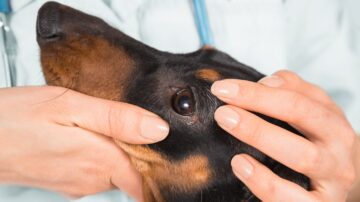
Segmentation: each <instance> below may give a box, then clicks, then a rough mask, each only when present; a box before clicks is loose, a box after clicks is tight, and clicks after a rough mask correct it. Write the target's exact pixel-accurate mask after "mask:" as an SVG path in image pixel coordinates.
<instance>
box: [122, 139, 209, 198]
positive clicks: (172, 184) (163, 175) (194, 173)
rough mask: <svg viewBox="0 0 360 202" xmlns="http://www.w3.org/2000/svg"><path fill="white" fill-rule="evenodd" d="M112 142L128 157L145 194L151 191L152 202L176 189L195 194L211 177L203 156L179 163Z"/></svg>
mask: <svg viewBox="0 0 360 202" xmlns="http://www.w3.org/2000/svg"><path fill="white" fill-rule="evenodd" d="M115 142H116V143H117V144H118V145H119V146H120V147H121V148H122V149H123V150H124V151H125V152H127V153H128V154H129V156H130V159H131V161H132V162H133V164H134V165H135V168H136V169H137V170H138V171H139V172H140V173H141V175H142V176H143V179H144V183H146V184H144V186H145V188H144V189H146V190H151V193H152V194H153V196H145V198H152V197H153V198H155V201H157V202H158V201H160V202H161V201H162V200H163V198H162V196H161V192H160V190H162V189H176V190H177V191H180V192H192V191H197V190H199V189H201V188H202V187H204V186H205V185H207V184H208V183H209V181H210V180H211V177H212V173H211V170H210V168H209V162H208V159H207V157H206V156H203V155H192V156H189V157H188V158H185V159H184V160H181V161H170V160H169V159H167V158H166V157H165V156H163V155H162V154H160V153H158V152H156V151H154V150H152V149H150V148H148V147H147V146H145V145H129V144H126V143H123V142H120V141H118V140H115Z"/></svg>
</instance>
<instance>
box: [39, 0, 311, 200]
mask: <svg viewBox="0 0 360 202" xmlns="http://www.w3.org/2000/svg"><path fill="white" fill-rule="evenodd" d="M37 40H38V43H39V45H40V48H41V62H42V66H43V71H44V74H45V78H46V81H47V83H48V84H49V85H57V86H64V87H67V88H71V89H74V90H77V91H80V92H82V93H85V94H89V95H93V96H98V97H102V98H105V99H111V100H117V101H122V102H128V103H131V104H135V105H138V106H140V107H143V108H145V109H147V110H150V111H152V112H154V113H156V114H158V115H159V116H161V117H162V118H163V119H164V120H166V121H167V122H168V123H169V124H170V135H169V136H168V137H167V138H166V139H165V140H164V141H162V142H159V143H156V144H151V145H145V146H144V147H146V148H148V149H150V150H151V151H153V152H155V153H157V154H161V155H162V156H165V157H166V158H165V159H166V160H167V161H169V162H174V163H175V162H181V161H183V160H184V159H187V158H188V157H189V156H194V155H199V156H203V157H206V159H207V161H208V164H207V165H206V168H207V169H209V170H210V171H211V177H210V178H209V179H207V181H206V183H205V184H204V185H201V186H199V187H193V188H194V189H193V190H184V189H181V188H176V186H175V185H174V186H173V185H171V184H168V185H166V186H163V185H162V186H159V191H160V193H161V194H160V195H161V200H163V201H167V202H184V201H187V202H195V201H207V202H218V201H226V202H235V201H236V202H238V201H249V202H250V201H251V202H253V201H258V199H257V198H256V197H255V196H254V195H253V194H252V193H251V192H250V191H249V189H248V188H247V187H245V186H244V184H243V183H241V181H240V180H238V179H237V178H236V177H235V176H234V174H233V173H232V170H231V167H230V160H231V158H232V157H233V156H234V155H236V154H239V153H247V154H249V155H251V156H253V157H255V158H256V159H257V160H259V161H260V162H262V163H263V164H264V165H266V166H267V167H269V168H270V169H271V170H273V172H275V173H276V174H278V175H279V176H281V177H283V178H285V179H288V180H290V181H293V182H295V183H297V184H299V185H301V186H302V187H304V188H306V189H309V180H308V178H307V177H305V176H304V175H302V174H299V173H296V172H295V171H293V170H291V169H289V168H287V167H285V166H283V165H281V164H280V163H278V162H276V161H274V160H272V159H271V158H269V157H267V156H265V155H264V154H263V153H261V152H259V151H258V150H256V149H254V148H252V147H251V146H249V145H246V144H244V143H242V142H240V141H238V140H237V139H235V138H234V137H233V136H231V135H229V134H228V133H226V132H225V131H224V130H222V129H221V128H220V127H219V126H218V125H217V124H216V122H215V121H214V118H213V114H214V111H215V109H216V108H217V107H219V106H221V105H223V104H224V103H222V102H221V101H220V100H218V99H217V98H215V96H213V95H212V94H211V93H210V86H211V84H212V82H213V81H214V78H213V77H214V75H212V76H211V75H210V76H209V75H206V73H205V75H202V76H201V75H200V76H199V71H200V70H204V69H207V70H209V69H210V71H211V72H212V73H213V74H214V73H215V77H216V80H217V79H225V78H235V79H243V80H249V81H254V82H256V81H258V80H259V79H261V78H262V77H263V76H264V75H263V74H261V73H259V72H257V71H256V70H254V69H252V68H250V67H248V66H246V65H244V64H241V63H239V62H237V61H236V60H234V59H233V58H231V57H230V56H229V55H227V54H226V53H223V52H221V51H218V50H215V49H207V48H206V49H200V50H198V51H196V52H193V53H189V54H172V53H167V52H161V51H158V50H155V49H153V48H150V47H148V46H146V45H144V44H142V43H141V42H138V41H136V40H134V39H132V38H130V37H128V36H126V35H125V34H123V33H122V32H120V31H118V30H116V29H114V28H112V27H110V26H109V25H107V24H106V23H105V22H103V21H102V20H100V19H98V18H96V17H93V16H89V15H87V14H84V13H82V12H80V11H77V10H74V9H71V8H69V7H66V6H63V5H60V4H58V3H54V2H50V3H46V4H45V5H44V6H43V7H42V8H41V9H40V10H39V14H38V21H37ZM174 40H176V39H174ZM104 43H105V44H107V45H104ZM99 44H100V45H99ZM101 44H102V45H101ZM239 48H241V47H239ZM116 52H119V54H114V53H116ZM108 53H109V54H108ZM94 57H95V58H94ZM207 77H209V78H207ZM117 88H118V89H121V90H118V89H117ZM113 91H119V92H118V93H113ZM184 104H185V105H184ZM186 104H187V105H190V106H186ZM259 116H260V117H262V118H263V119H265V120H267V121H269V122H271V123H273V124H275V125H278V126H281V127H283V128H285V129H287V130H290V131H292V132H294V133H297V134H299V133H298V132H297V131H296V130H295V129H293V128H292V127H290V126H289V125H288V124H287V123H284V122H282V121H279V120H276V119H273V118H269V117H266V116H263V115H259ZM299 135H300V134H299ZM140 172H141V171H140ZM188 175H189V176H191V175H192V173H188ZM186 180H188V181H189V184H192V182H191V180H192V178H191V177H189V179H186ZM258 180H259V181H261V179H258ZM144 186H146V185H144ZM150 194H151V193H150ZM145 198H146V199H147V200H148V201H157V200H160V199H158V198H157V196H152V197H145Z"/></svg>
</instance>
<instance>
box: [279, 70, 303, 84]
mask: <svg viewBox="0 0 360 202" xmlns="http://www.w3.org/2000/svg"><path fill="white" fill-rule="evenodd" d="M275 75H277V76H280V77H282V78H284V79H286V80H289V81H298V80H300V77H299V76H298V75H297V74H295V73H294V72H292V71H289V70H280V71H277V72H275Z"/></svg>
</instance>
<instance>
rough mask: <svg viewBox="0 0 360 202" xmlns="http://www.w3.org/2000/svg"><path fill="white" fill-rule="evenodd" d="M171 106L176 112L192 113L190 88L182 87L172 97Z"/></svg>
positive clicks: (184, 114)
mask: <svg viewBox="0 0 360 202" xmlns="http://www.w3.org/2000/svg"><path fill="white" fill-rule="evenodd" d="M172 107H173V109H174V110H175V112H176V113H178V114H180V115H183V116H190V115H192V114H193V113H194V108H195V102H194V96H193V94H192V92H191V90H190V89H182V90H180V91H178V92H176V94H175V95H174V96H173V97H172Z"/></svg>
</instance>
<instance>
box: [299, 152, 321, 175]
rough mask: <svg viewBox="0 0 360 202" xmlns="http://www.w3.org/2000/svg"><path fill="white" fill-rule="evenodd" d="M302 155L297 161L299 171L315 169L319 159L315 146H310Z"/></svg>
mask: <svg viewBox="0 0 360 202" xmlns="http://www.w3.org/2000/svg"><path fill="white" fill-rule="evenodd" d="M303 155H304V158H303V160H302V161H299V163H298V169H299V171H301V172H306V173H311V172H313V171H315V170H316V169H317V167H318V166H319V164H320V161H321V154H320V151H319V150H318V149H316V148H315V147H310V148H309V149H308V150H307V151H306V152H305V153H304V154H303Z"/></svg>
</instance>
